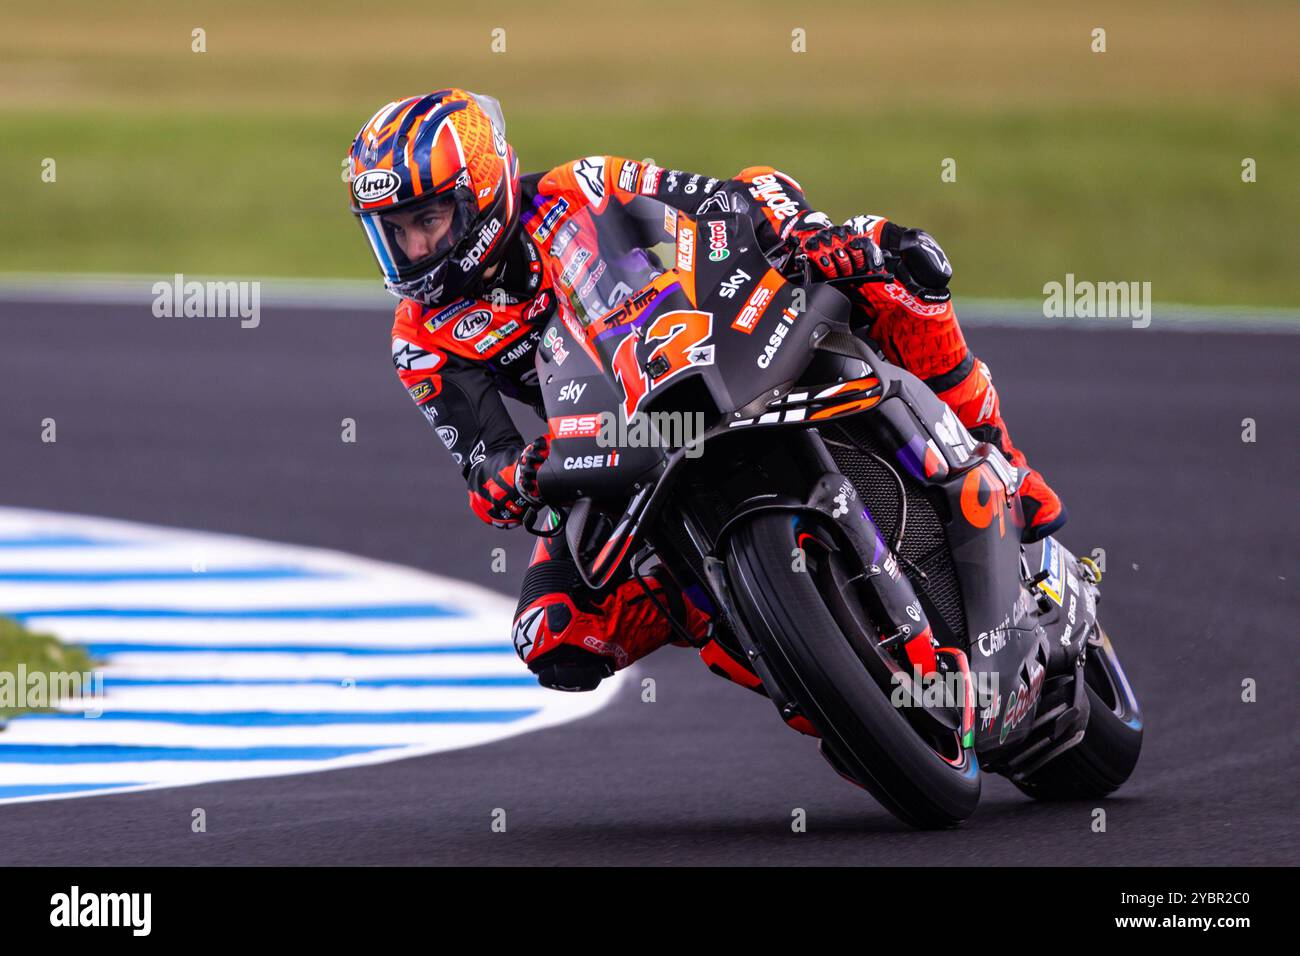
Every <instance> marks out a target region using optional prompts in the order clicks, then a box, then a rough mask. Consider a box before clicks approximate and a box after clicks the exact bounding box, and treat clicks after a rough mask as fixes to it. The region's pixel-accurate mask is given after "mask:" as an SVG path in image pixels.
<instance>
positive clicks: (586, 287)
mask: <svg viewBox="0 0 1300 956" xmlns="http://www.w3.org/2000/svg"><path fill="white" fill-rule="evenodd" d="M604 274H605V260H604V259H601V260H600V261H598V262H597V263H596V268H594V269H592V270H591V274H590V275H589V276H587V281H586V282H584V283H583V284H582V288H581V289H579V290H578V295H579V296H581V297H582V298H584V299H585V298H587V296H589V295H591V292H592V290H593V289H595V288H596V283H597V282H599V281H600V277H601V276H602V275H604Z"/></svg>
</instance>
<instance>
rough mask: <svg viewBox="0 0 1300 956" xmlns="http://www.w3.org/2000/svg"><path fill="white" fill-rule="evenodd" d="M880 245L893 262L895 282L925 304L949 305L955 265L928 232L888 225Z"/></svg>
mask: <svg viewBox="0 0 1300 956" xmlns="http://www.w3.org/2000/svg"><path fill="white" fill-rule="evenodd" d="M850 222H852V220H850ZM880 245H881V246H882V247H883V248H884V250H885V253H886V254H887V255H888V257H889V259H890V260H891V264H892V265H893V269H894V275H895V278H897V279H898V281H899V282H901V283H902V284H903V286H904V287H905V288H906V289H907V291H908V292H911V293H912V294H913V295H914V296H916V297H917V298H918V299H920V300H922V301H923V302H947V301H948V300H949V299H951V298H952V293H951V292H949V291H948V283H949V282H950V281H951V280H952V264H951V263H950V262H949V261H948V257H947V255H945V254H944V251H943V249H942V248H940V246H939V243H937V242H935V240H934V237H933V236H931V235H930V234H929V233H928V232H926V231H924V230H922V229H904V228H903V227H902V226H899V225H898V224H897V223H893V222H887V223H885V226H884V228H883V229H882V230H881V231H880Z"/></svg>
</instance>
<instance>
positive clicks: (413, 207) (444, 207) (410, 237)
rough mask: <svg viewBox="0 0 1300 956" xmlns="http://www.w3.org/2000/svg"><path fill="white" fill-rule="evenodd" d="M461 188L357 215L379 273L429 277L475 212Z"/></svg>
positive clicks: (464, 232) (405, 277)
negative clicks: (394, 207)
mask: <svg viewBox="0 0 1300 956" xmlns="http://www.w3.org/2000/svg"><path fill="white" fill-rule="evenodd" d="M477 208H478V207H477V204H476V203H475V202H474V194H473V192H472V191H471V190H470V189H469V188H468V187H465V186H458V187H456V188H454V189H450V190H444V191H443V192H440V193H434V194H432V195H430V196H428V197H427V198H424V199H421V200H419V201H418V202H414V203H411V204H409V205H403V206H401V207H399V208H397V209H387V210H383V209H376V210H373V211H370V212H363V213H360V214H358V218H359V219H360V220H361V226H362V228H363V229H364V230H365V233H366V238H367V239H369V240H370V248H371V250H372V251H373V252H374V254H375V259H376V261H378V263H379V268H380V271H382V272H383V274H384V278H385V279H387V280H388V281H389V282H406V281H409V280H411V279H416V278H419V277H420V276H423V275H427V274H428V273H430V272H432V271H433V270H434V269H435V268H437V267H438V266H439V265H440V264H441V263H443V262H445V261H446V259H447V257H448V255H449V254H450V253H451V251H452V250H453V249H455V248H456V246H457V245H459V244H460V242H461V241H462V240H463V239H464V238H465V237H466V235H468V233H469V230H470V227H471V226H472V225H473V222H474V216H475V213H476V212H477Z"/></svg>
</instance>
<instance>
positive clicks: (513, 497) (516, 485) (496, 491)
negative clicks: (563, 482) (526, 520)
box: [469, 435, 551, 528]
mask: <svg viewBox="0 0 1300 956" xmlns="http://www.w3.org/2000/svg"><path fill="white" fill-rule="evenodd" d="M550 453H551V446H550V439H549V438H547V437H546V436H545V435H543V436H542V437H541V438H538V439H537V440H536V441H534V442H533V443H532V444H530V445H526V446H525V447H524V450H523V451H521V452H520V453H519V457H518V458H516V459H515V460H514V461H512V462H510V463H509V464H508V465H506V466H505V467H503V468H502V469H501V470H500V471H498V472H497V473H496V474H495V475H489V476H488V477H487V478H485V479H484V481H483V484H482V487H480V488H478V489H471V490H470V493H469V504H470V508H471V509H472V510H473V512H474V513H475V514H476V515H478V516H479V517H480V518H482V519H483V520H484V521H486V522H487V523H488V524H490V525H492V526H494V527H497V528H513V527H515V526H516V525H518V524H519V523H520V522H521V521H522V520H523V517H524V512H525V511H527V510H528V507H529V506H530V505H536V504H540V503H541V492H540V489H539V488H538V485H537V472H538V469H540V468H541V467H542V465H543V464H544V463H545V461H546V457H547V456H548V455H549V454H550Z"/></svg>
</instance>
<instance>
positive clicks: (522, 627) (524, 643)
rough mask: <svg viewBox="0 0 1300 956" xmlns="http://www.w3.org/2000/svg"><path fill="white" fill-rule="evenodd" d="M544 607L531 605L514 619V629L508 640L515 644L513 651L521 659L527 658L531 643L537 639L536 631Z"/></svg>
mask: <svg viewBox="0 0 1300 956" xmlns="http://www.w3.org/2000/svg"><path fill="white" fill-rule="evenodd" d="M545 611H546V608H544V607H532V608H529V609H528V610H527V611H525V612H524V613H523V614H521V615H519V620H517V621H515V626H514V630H513V631H512V632H511V634H510V640H511V641H512V642H513V643H514V645H515V653H516V654H518V655H519V659H520V660H521V661H523V660H527V659H528V654H529V653H530V652H531V651H532V649H533V643H534V642H535V641H536V640H537V632H538V631H540V630H541V629H542V620H543V617H544V614H545Z"/></svg>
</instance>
